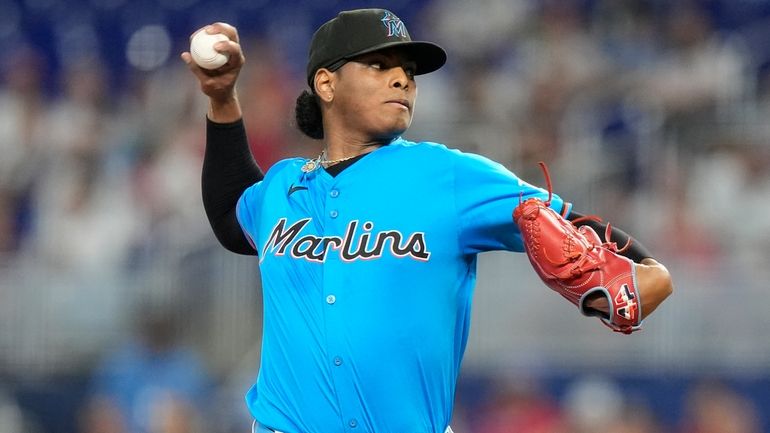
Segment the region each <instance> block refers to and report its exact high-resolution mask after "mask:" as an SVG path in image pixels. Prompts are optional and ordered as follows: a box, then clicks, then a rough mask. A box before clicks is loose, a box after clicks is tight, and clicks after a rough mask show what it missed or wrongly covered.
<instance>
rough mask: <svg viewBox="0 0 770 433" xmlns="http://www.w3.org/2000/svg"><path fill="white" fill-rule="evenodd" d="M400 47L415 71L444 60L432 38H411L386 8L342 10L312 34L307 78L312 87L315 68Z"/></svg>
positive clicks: (426, 69)
mask: <svg viewBox="0 0 770 433" xmlns="http://www.w3.org/2000/svg"><path fill="white" fill-rule="evenodd" d="M391 47H399V48H400V49H403V50H404V51H405V52H407V55H408V56H409V57H410V60H412V61H414V62H415V63H416V65H417V69H416V71H415V74H416V75H420V74H427V73H428V72H433V71H435V70H437V69H438V68H440V67H441V66H443V65H444V63H445V62H446V52H445V51H444V49H443V48H441V47H440V46H438V45H436V44H434V43H432V42H424V41H413V40H412V38H411V37H410V36H409V32H408V31H407V30H406V26H405V25H404V23H403V22H402V21H401V19H400V18H399V17H397V16H396V14H394V13H393V12H391V11H389V10H386V9H355V10H350V11H342V12H340V13H339V14H338V15H337V16H336V17H334V18H332V19H331V20H329V21H327V22H326V23H324V24H323V25H322V26H321V27H319V28H318V30H316V32H315V34H313V40H312V42H311V43H310V54H309V56H308V57H309V58H308V63H307V82H308V84H309V85H310V88H311V89H312V88H313V78H314V77H315V73H316V71H318V69H320V68H326V69H329V70H330V71H336V70H337V69H339V68H340V67H341V66H342V65H344V64H345V63H346V62H347V61H348V60H350V59H351V58H353V57H356V56H359V55H361V54H366V53H371V52H374V51H379V50H382V49H385V48H391Z"/></svg>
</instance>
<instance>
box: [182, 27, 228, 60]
mask: <svg viewBox="0 0 770 433" xmlns="http://www.w3.org/2000/svg"><path fill="white" fill-rule="evenodd" d="M229 40H230V38H228V37H227V36H225V35H223V34H222V33H215V34H213V35H212V34H208V33H206V31H205V30H200V31H198V32H197V33H195V34H194V35H193V37H192V39H191V40H190V55H191V56H192V58H193V61H195V63H197V64H198V66H200V67H201V68H204V69H217V68H219V67H221V66H222V65H224V64H225V63H227V60H228V58H229V56H228V55H227V54H223V53H220V52H219V51H217V50H215V49H214V44H216V43H217V42H219V41H229Z"/></svg>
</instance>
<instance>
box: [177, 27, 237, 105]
mask: <svg viewBox="0 0 770 433" xmlns="http://www.w3.org/2000/svg"><path fill="white" fill-rule="evenodd" d="M201 30H202V31H205V32H208V33H210V34H216V33H222V34H224V35H226V36H227V37H228V38H229V39H230V40H229V41H222V42H217V44H216V45H215V46H214V48H215V49H216V50H217V51H219V52H221V53H224V54H228V55H229V56H230V58H229V59H228V60H227V63H225V64H224V65H223V66H221V67H219V68H217V69H214V70H209V69H204V68H201V67H200V66H198V65H197V64H196V63H195V62H194V61H193V59H192V56H191V55H190V52H189V51H185V52H183V53H182V54H181V56H180V57H181V58H182V61H184V62H185V63H186V64H187V67H188V68H190V70H191V71H192V73H193V74H195V76H196V77H197V78H198V81H199V82H200V86H201V91H203V93H204V94H206V96H208V97H209V98H211V101H212V103H215V104H216V103H218V104H227V103H230V102H233V101H235V100H236V95H235V82H236V81H237V80H238V74H239V73H240V72H241V67H243V64H244V63H245V62H246V58H245V57H244V56H243V51H242V50H241V45H240V42H239V39H238V30H237V29H236V28H235V27H233V26H231V25H230V24H227V23H221V22H217V23H213V24H209V25H207V26H204V27H202V28H201V29H198V30H196V31H195V32H193V33H192V35H194V34H195V33H197V32H198V31H201ZM192 35H190V38H191V39H192Z"/></svg>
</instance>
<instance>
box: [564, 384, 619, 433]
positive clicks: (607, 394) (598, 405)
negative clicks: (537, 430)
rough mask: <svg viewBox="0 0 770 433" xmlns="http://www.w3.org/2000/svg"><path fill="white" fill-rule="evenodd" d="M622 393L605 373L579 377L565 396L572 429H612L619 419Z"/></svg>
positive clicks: (579, 432)
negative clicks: (602, 375)
mask: <svg viewBox="0 0 770 433" xmlns="http://www.w3.org/2000/svg"><path fill="white" fill-rule="evenodd" d="M623 398H624V397H623V393H622V392H621V390H620V389H619V388H618V386H617V385H616V384H615V383H614V382H612V380H610V379H607V378H604V377H583V378H578V379H577V380H576V381H575V382H574V383H572V384H571V385H570V387H569V388H568V389H567V393H566V395H565V396H564V412H565V415H566V422H567V425H568V426H569V430H568V431H569V432H570V433H595V432H599V431H609V430H610V428H608V427H609V426H613V425H615V423H616V422H617V421H618V420H619V418H620V414H621V413H622V412H621V411H622V408H623V404H624V401H623Z"/></svg>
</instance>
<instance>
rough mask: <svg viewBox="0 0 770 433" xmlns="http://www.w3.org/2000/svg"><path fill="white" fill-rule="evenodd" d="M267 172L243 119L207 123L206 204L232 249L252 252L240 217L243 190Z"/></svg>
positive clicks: (211, 220) (216, 229) (217, 231)
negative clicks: (238, 209)
mask: <svg viewBox="0 0 770 433" xmlns="http://www.w3.org/2000/svg"><path fill="white" fill-rule="evenodd" d="M263 177H264V175H263V174H262V170H260V168H259V166H257V164H256V162H255V161H254V158H253V157H252V156H251V152H250V151H249V145H248V140H247V138H246V130H245V128H244V125H243V121H241V120H237V121H235V122H230V123H216V122H213V121H212V120H211V119H209V120H208V121H207V124H206V153H205V155H204V158H203V173H202V175H201V184H202V189H203V207H204V209H205V211H206V216H207V217H208V219H209V223H210V224H211V228H212V229H213V231H214V234H215V235H216V237H217V239H218V240H219V241H220V243H222V245H223V246H224V247H225V248H227V249H228V250H230V251H233V252H236V253H241V254H252V253H253V252H254V249H253V248H252V247H251V246H250V244H249V243H248V241H247V240H246V238H245V236H244V235H243V232H242V231H241V229H240V225H239V224H238V220H237V219H236V214H235V208H236V205H237V204H238V199H239V198H240V197H241V195H242V194H243V191H245V190H246V188H248V187H250V186H251V185H253V184H255V183H256V182H259V181H260V180H262V178H263Z"/></svg>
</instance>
